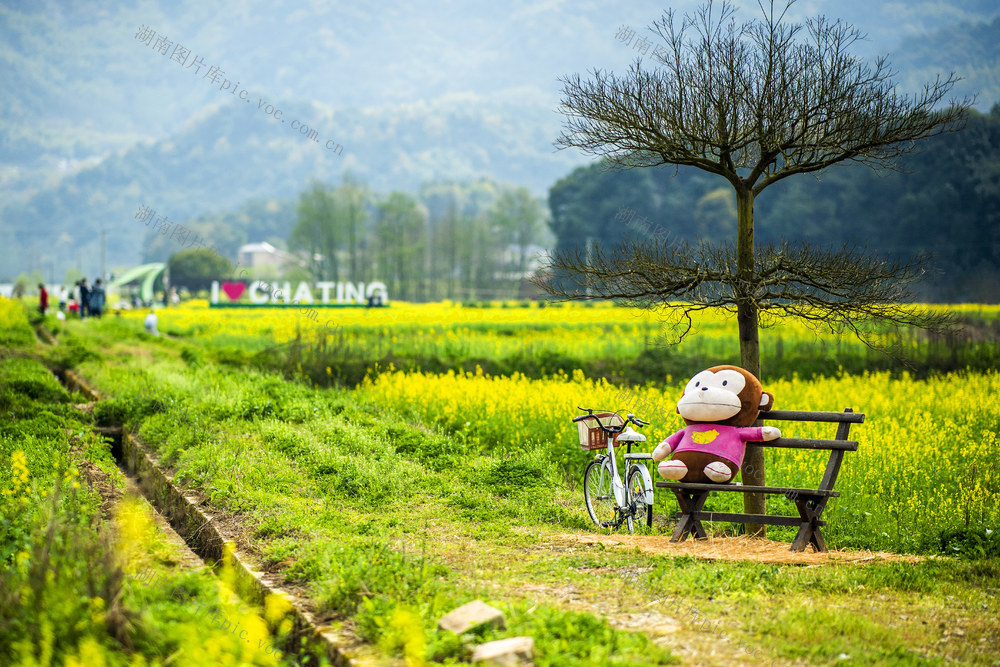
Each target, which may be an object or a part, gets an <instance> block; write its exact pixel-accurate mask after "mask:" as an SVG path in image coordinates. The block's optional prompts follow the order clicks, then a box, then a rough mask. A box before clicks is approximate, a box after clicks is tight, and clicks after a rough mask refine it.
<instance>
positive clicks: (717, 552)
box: [550, 533, 925, 565]
mask: <svg viewBox="0 0 1000 667" xmlns="http://www.w3.org/2000/svg"><path fill="white" fill-rule="evenodd" d="M550 539H552V540H553V541H556V542H564V543H573V544H603V545H605V546H611V547H624V548H627V549H639V550H641V551H644V552H646V553H653V554H662V555H665V556H692V557H694V558H704V559H707V560H731V561H753V562H757V563H778V564H784V565H829V564H832V563H877V562H883V563H884V562H909V563H915V562H920V561H923V560H925V559H924V557H922V556H911V555H900V554H892V553H885V552H876V551H849V550H847V549H840V550H833V549H831V550H830V551H827V552H824V553H816V552H814V551H812V549H811V548H809V549H806V551H802V552H796V551H790V550H789V546H790V545H789V543H788V542H776V541H774V540H768V539H761V538H755V537H747V536H745V535H740V536H737V537H710V538H708V539H705V540H693V539H687V540H685V541H683V542H671V541H670V536H669V535H612V534H607V535H599V534H595V533H563V534H557V535H553V536H552V537H551V538H550Z"/></svg>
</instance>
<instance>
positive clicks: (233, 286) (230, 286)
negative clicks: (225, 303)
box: [222, 283, 247, 301]
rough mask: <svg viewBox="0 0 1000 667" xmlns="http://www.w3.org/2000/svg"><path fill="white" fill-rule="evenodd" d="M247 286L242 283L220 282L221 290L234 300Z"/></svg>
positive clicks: (241, 294)
mask: <svg viewBox="0 0 1000 667" xmlns="http://www.w3.org/2000/svg"><path fill="white" fill-rule="evenodd" d="M246 288H247V286H246V285H244V284H243V283H222V291H223V292H225V293H226V296H228V297H229V300H230V301H236V300H237V299H239V298H240V297H241V296H243V292H244V291H245V290H246Z"/></svg>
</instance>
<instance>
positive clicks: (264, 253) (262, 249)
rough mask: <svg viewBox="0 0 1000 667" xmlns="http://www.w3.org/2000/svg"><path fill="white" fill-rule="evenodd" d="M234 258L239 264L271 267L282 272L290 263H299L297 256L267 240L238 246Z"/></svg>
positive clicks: (250, 266)
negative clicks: (279, 248)
mask: <svg viewBox="0 0 1000 667" xmlns="http://www.w3.org/2000/svg"><path fill="white" fill-rule="evenodd" d="M236 258H237V260H238V261H239V264H240V266H245V267H248V268H251V269H262V268H264V267H271V268H273V269H274V270H275V271H277V272H278V273H282V272H284V271H285V269H286V268H287V267H288V266H290V265H293V264H299V263H300V261H299V259H298V257H296V256H295V255H293V254H291V253H289V252H285V251H284V250H278V249H277V248H275V247H274V246H273V245H271V244H270V243H268V242H267V241H263V242H261V243H247V244H246V245H244V246H240V249H239V250H238V251H237V252H236Z"/></svg>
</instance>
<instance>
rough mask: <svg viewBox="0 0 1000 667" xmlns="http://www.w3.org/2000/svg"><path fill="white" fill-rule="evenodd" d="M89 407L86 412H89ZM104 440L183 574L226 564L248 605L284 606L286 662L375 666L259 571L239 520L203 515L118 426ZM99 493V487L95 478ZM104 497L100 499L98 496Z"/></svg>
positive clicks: (294, 594) (71, 382)
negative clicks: (319, 657) (309, 658)
mask: <svg viewBox="0 0 1000 667" xmlns="http://www.w3.org/2000/svg"><path fill="white" fill-rule="evenodd" d="M64 375H65V382H66V384H67V386H68V387H69V388H70V389H71V390H73V391H79V392H81V393H83V394H84V395H86V396H89V397H90V398H91V399H92V400H93V401H95V402H97V401H100V399H101V397H100V395H99V394H98V393H97V392H96V391H94V390H93V389H92V388H91V387H90V386H89V385H88V384H87V383H86V382H85V381H84V380H83V379H82V378H80V377H79V376H78V375H77V374H76V373H74V372H73V371H66V372H65V374H64ZM93 405H94V404H93V403H92V404H90V405H88V406H86V407H89V408H93ZM98 430H99V431H100V432H102V434H103V435H104V436H106V437H110V438H112V439H113V442H114V444H113V446H112V453H113V454H114V456H115V459H116V462H117V464H118V466H119V467H120V468H121V470H122V472H123V473H125V475H126V479H127V480H128V486H129V489H130V490H132V491H135V492H138V495H140V496H141V497H143V498H144V500H145V501H147V502H148V503H150V504H151V505H152V507H154V508H155V515H156V517H157V520H156V525H157V527H158V528H160V529H161V530H162V532H163V534H164V537H165V539H166V541H167V542H169V543H171V544H173V545H175V546H176V547H178V548H180V547H181V545H183V551H182V552H181V553H182V555H183V557H184V561H186V562H181V563H178V565H179V566H180V567H182V568H191V567H192V566H200V567H206V564H208V566H209V567H212V566H214V565H215V564H219V563H222V562H223V561H224V560H226V561H228V562H229V564H228V565H227V571H228V575H229V576H230V577H232V579H233V582H232V585H233V589H234V590H235V591H236V592H237V593H238V594H239V595H240V596H241V597H242V598H243V599H244V600H245V601H246V602H247V603H249V604H251V605H253V606H256V607H258V608H260V609H263V608H264V607H265V606H267V605H268V602H267V601H268V599H269V598H271V597H272V596H273V597H276V598H280V599H283V600H286V601H288V602H289V603H290V604H291V609H290V610H289V612H288V614H289V616H291V618H292V619H293V629H292V632H291V637H289V638H287V641H288V642H289V643H288V645H286V646H284V647H283V650H285V651H287V652H288V655H289V657H294V656H297V655H299V654H300V653H301V652H306V653H313V652H315V651H316V650H317V648H318V647H317V646H312V645H311V644H313V643H314V642H318V643H319V644H321V645H322V648H321V649H320V651H321V653H322V654H323V655H325V657H326V658H327V659H328V660H329V661H330V663H331V664H334V665H347V664H359V665H363V664H368V663H369V662H372V661H373V660H374V657H373V656H372V655H371V651H369V650H367V649H366V648H365V647H363V645H362V644H361V643H360V642H358V641H357V640H356V639H355V638H354V637H352V636H351V635H350V634H349V633H336V632H333V631H332V629H331V628H330V627H328V626H327V625H326V624H325V623H323V622H322V620H321V619H319V618H318V617H317V616H315V614H314V613H313V611H311V610H310V607H311V605H310V604H309V601H308V600H307V599H305V598H303V597H301V596H302V594H303V592H304V591H302V590H301V589H298V590H296V589H295V588H294V587H287V586H282V583H283V582H280V581H279V580H278V578H276V577H273V576H270V575H269V574H267V573H265V572H263V571H261V570H260V569H259V566H258V565H256V564H255V563H254V561H255V560H256V558H255V557H254V556H253V555H251V554H249V553H246V551H245V550H243V549H240V548H238V547H237V546H236V545H237V543H238V542H243V543H245V542H246V538H245V534H244V531H243V526H242V525H241V522H239V521H238V520H233V518H232V517H230V516H227V515H226V514H225V513H221V514H214V513H211V512H206V511H203V510H202V509H201V507H200V506H201V505H203V504H204V499H203V498H201V497H199V495H198V494H197V493H193V492H190V491H189V492H186V493H185V492H183V491H181V490H180V489H179V488H177V486H175V485H174V484H173V480H172V479H171V476H170V474H169V472H167V471H165V470H164V469H163V468H162V467H161V466H160V464H159V461H158V460H157V458H158V457H155V456H151V455H150V453H149V451H148V450H147V449H146V447H145V446H143V444H142V443H141V442H139V441H138V440H137V439H136V438H134V437H133V436H132V435H131V434H130V433H128V432H126V431H123V429H122V428H121V427H120V426H117V427H110V428H108V427H105V428H100V429H98ZM97 481H98V488H102V486H101V485H100V479H99V476H98V478H97ZM104 490H105V491H106V492H107V493H108V496H107V497H105V503H108V504H113V503H114V500H113V498H114V496H115V494H114V491H113V490H110V489H107V488H106V487H104ZM102 497H104V494H102Z"/></svg>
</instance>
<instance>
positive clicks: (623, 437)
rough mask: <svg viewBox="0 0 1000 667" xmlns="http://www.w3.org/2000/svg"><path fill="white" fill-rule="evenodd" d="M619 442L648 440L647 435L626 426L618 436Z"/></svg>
mask: <svg viewBox="0 0 1000 667" xmlns="http://www.w3.org/2000/svg"><path fill="white" fill-rule="evenodd" d="M617 441H618V442H646V436H644V435H643V434H642V433H636V432H635V431H633V430H632V427H631V426H628V427H626V428H625V430H624V431H622V432H621V434H620V435H619V436H618V438H617Z"/></svg>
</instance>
